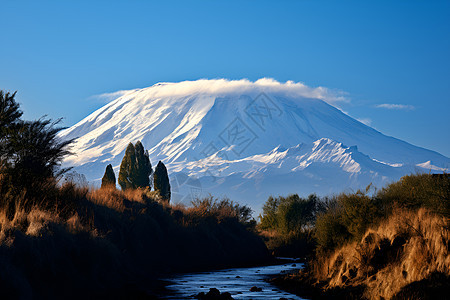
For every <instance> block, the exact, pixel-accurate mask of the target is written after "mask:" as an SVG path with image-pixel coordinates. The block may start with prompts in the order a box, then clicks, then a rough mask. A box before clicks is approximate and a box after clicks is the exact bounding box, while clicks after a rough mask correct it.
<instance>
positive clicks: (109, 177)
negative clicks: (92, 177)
mask: <svg viewBox="0 0 450 300" xmlns="http://www.w3.org/2000/svg"><path fill="white" fill-rule="evenodd" d="M107 187H114V188H115V187H116V175H115V174H114V170H113V167H112V165H111V164H109V165H108V166H107V167H106V170H105V175H103V178H102V186H101V188H102V189H103V188H107Z"/></svg>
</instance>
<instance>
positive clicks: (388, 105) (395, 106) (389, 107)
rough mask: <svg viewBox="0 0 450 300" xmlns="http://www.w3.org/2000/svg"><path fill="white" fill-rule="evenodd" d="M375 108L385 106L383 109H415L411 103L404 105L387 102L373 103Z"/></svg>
mask: <svg viewBox="0 0 450 300" xmlns="http://www.w3.org/2000/svg"><path fill="white" fill-rule="evenodd" d="M375 107H376V108H385V109H396V110H414V109H416V108H415V107H414V106H412V105H404V104H389V103H385V104H378V105H375Z"/></svg>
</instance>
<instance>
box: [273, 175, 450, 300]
mask: <svg viewBox="0 0 450 300" xmlns="http://www.w3.org/2000/svg"><path fill="white" fill-rule="evenodd" d="M449 196H450V177H449V176H448V175H447V174H443V175H428V174H422V175H410V176H405V177H403V178H402V179H401V180H400V181H398V182H395V183H392V184H390V185H389V186H387V187H386V188H384V189H382V190H381V191H379V192H377V193H375V195H374V196H371V197H369V196H367V195H366V194H365V193H363V192H361V191H358V192H356V193H353V194H342V195H339V196H336V197H335V198H334V199H331V201H329V202H328V203H326V207H325V209H324V210H323V211H322V212H319V213H318V215H317V219H316V221H315V227H314V229H313V231H314V234H315V237H316V249H315V253H314V254H313V255H312V256H311V257H310V260H309V261H308V265H307V267H306V268H305V270H303V271H301V272H300V273H298V274H292V275H288V276H284V277H279V278H277V279H275V280H274V282H275V283H277V284H279V285H281V286H284V287H285V288H287V289H289V290H292V291H295V292H297V293H298V294H300V295H305V296H307V297H312V298H345V299H360V298H366V299H393V298H396V299H435V298H436V297H437V298H441V297H446V295H447V293H448V291H449V290H450V246H449V245H450V239H449V238H450V219H449V212H450V209H449V208H450V197H449Z"/></svg>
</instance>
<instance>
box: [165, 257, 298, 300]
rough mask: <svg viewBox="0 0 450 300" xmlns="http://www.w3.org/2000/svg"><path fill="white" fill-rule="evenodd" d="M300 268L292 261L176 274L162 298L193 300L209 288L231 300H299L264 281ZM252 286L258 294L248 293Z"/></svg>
mask: <svg viewBox="0 0 450 300" xmlns="http://www.w3.org/2000/svg"><path fill="white" fill-rule="evenodd" d="M301 267H302V264H301V263H298V262H292V261H291V262H289V263H284V264H278V265H270V266H260V267H253V268H235V269H225V270H217V271H211V272H198V273H187V274H179V275H175V276H173V277H170V278H166V279H165V281H166V282H167V283H168V285H167V286H166V288H167V290H168V291H169V292H168V294H167V295H164V296H163V298H164V299H194V297H193V296H194V295H196V294H198V293H199V292H205V294H206V293H207V292H208V291H209V289H210V288H216V289H218V290H220V292H222V293H223V292H229V293H230V294H231V296H232V297H233V298H234V299H280V298H286V299H302V298H300V297H298V296H296V295H293V294H290V293H287V292H285V291H283V290H280V289H279V288H277V287H276V286H274V285H272V284H270V283H268V282H266V281H265V280H266V279H267V278H268V277H270V276H271V275H277V274H282V273H288V272H293V271H295V270H298V269H300V268H301ZM254 286H256V287H258V288H261V291H258V292H250V289H251V288H252V287H254Z"/></svg>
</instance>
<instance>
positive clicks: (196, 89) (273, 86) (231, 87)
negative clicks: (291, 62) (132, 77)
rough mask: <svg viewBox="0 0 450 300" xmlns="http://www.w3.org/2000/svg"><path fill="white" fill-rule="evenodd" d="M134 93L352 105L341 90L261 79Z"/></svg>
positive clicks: (199, 82) (109, 95)
mask: <svg viewBox="0 0 450 300" xmlns="http://www.w3.org/2000/svg"><path fill="white" fill-rule="evenodd" d="M134 91H139V92H142V93H143V94H145V95H146V97H156V98H157V97H170V96H183V95H186V96H189V95H196V94H197V95H198V94H202V95H209V94H212V95H217V96H225V95H230V94H237V95H243V94H247V95H257V94H259V93H261V92H268V93H272V94H279V95H284V96H298V97H304V98H315V99H321V100H324V101H326V102H328V103H330V104H336V103H341V102H349V100H348V99H347V98H346V97H344V93H343V92H342V91H338V90H330V89H327V88H325V87H309V86H307V85H305V84H303V83H301V82H293V81H287V82H284V83H282V82H279V81H276V80H274V79H272V78H261V79H258V80H256V81H254V82H253V81H250V80H248V79H240V80H228V79H199V80H195V81H181V82H175V83H172V82H162V83H157V84H155V85H153V86H151V87H148V88H144V89H138V90H134ZM127 92H128V91H119V92H115V93H107V94H102V95H98V96H96V97H99V98H102V99H109V100H113V99H117V98H119V97H121V96H124V95H125V94H126V93H127Z"/></svg>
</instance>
